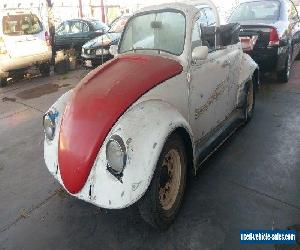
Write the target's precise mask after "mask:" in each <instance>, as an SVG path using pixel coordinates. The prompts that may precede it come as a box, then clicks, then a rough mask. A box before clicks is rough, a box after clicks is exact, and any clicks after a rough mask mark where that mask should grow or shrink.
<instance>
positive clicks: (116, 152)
mask: <svg viewBox="0 0 300 250" xmlns="http://www.w3.org/2000/svg"><path fill="white" fill-rule="evenodd" d="M106 159H107V163H108V166H109V168H111V170H113V173H114V174H116V175H119V174H121V173H122V172H123V170H124V167H125V165H126V160H127V155H126V147H125V144H124V142H123V140H122V138H121V137H120V136H118V135H114V136H112V137H111V138H110V140H109V141H108V143H107V145H106Z"/></svg>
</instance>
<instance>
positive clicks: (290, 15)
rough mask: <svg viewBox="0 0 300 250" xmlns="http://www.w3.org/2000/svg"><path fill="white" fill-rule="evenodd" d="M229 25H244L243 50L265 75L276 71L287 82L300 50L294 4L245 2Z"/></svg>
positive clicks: (264, 0) (273, 0)
mask: <svg viewBox="0 0 300 250" xmlns="http://www.w3.org/2000/svg"><path fill="white" fill-rule="evenodd" d="M229 22H239V23H240V24H241V28H242V30H241V33H240V36H241V41H242V43H243V46H244V50H245V51H246V52H247V53H248V54H249V55H251V57H252V58H253V59H254V60H255V61H256V62H257V63H258V64H259V66H260V69H261V70H262V71H263V72H270V71H276V72H277V76H278V79H279V80H280V81H282V82H287V81H288V80H289V76H290V69H291V64H292V62H293V61H294V59H295V58H296V56H297V55H298V54H299V50H300V22H299V16H298V12H297V9H296V7H295V5H294V4H293V2H292V1H291V0H261V1H254V0H246V1H242V3H240V5H239V6H238V7H237V8H236V9H235V10H234V11H233V13H232V15H231V17H230V18H229Z"/></svg>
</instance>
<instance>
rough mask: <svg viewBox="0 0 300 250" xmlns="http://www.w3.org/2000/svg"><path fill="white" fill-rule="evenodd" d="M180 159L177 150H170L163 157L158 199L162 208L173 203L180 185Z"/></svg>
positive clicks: (165, 208) (166, 208) (167, 208)
mask: <svg viewBox="0 0 300 250" xmlns="http://www.w3.org/2000/svg"><path fill="white" fill-rule="evenodd" d="M180 179H181V159H180V155H179V153H178V151H177V150H175V149H172V150H170V151H169V152H168V153H167V154H166V155H165V158H164V161H163V165H162V171H161V176H160V188H159V201H160V204H161V206H162V208H163V209H164V210H170V209H171V208H172V206H173V205H174V203H175V201H176V198H177V195H178V192H179V187H180Z"/></svg>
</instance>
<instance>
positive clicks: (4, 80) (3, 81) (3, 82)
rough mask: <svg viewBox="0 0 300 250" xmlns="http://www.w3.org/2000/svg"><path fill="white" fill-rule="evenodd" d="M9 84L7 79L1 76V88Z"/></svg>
mask: <svg viewBox="0 0 300 250" xmlns="http://www.w3.org/2000/svg"><path fill="white" fill-rule="evenodd" d="M6 86H7V80H6V79H5V78H0V88H4V87H6Z"/></svg>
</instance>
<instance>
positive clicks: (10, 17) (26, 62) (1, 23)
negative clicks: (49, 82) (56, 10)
mask: <svg viewBox="0 0 300 250" xmlns="http://www.w3.org/2000/svg"><path fill="white" fill-rule="evenodd" d="M51 58H52V49H51V44H50V36H49V33H48V31H47V30H46V29H45V28H44V26H43V24H42V22H41V21H40V19H39V17H38V16H37V15H35V14H32V13H30V12H27V11H25V10H24V11H22V10H20V9H18V10H14V11H11V10H4V11H1V12H0V87H4V86H6V83H7V78H8V77H14V76H21V75H22V74H23V75H24V72H25V70H26V69H27V68H28V67H30V66H33V65H37V66H38V67H39V69H40V71H41V74H42V75H44V76H47V75H49V73H50V62H51Z"/></svg>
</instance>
